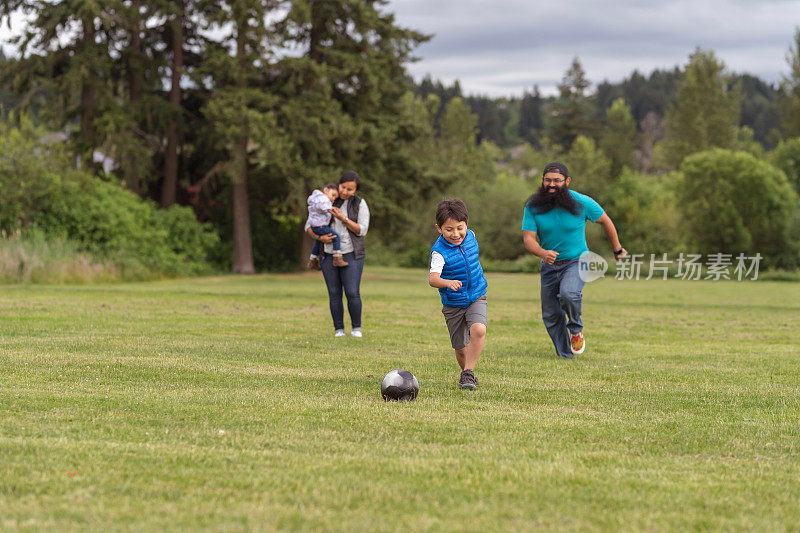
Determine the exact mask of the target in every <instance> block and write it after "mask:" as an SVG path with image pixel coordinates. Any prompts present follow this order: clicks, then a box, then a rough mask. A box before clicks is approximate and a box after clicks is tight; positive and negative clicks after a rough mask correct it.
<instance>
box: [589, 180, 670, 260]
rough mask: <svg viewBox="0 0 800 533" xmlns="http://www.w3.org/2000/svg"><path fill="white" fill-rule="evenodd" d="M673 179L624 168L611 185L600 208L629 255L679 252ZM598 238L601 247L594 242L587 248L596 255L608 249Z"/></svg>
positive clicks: (603, 237)
mask: <svg viewBox="0 0 800 533" xmlns="http://www.w3.org/2000/svg"><path fill="white" fill-rule="evenodd" d="M677 179H678V176H676V175H675V174H667V175H663V176H653V175H647V174H638V173H635V172H632V171H630V170H627V169H626V170H624V171H623V173H622V175H621V176H620V177H619V179H618V180H617V181H616V182H615V183H614V185H612V187H611V189H610V190H609V195H608V200H607V202H606V204H605V205H603V208H604V209H605V210H606V211H607V213H608V216H609V217H611V219H612V220H613V221H614V226H615V227H616V228H617V233H618V234H619V238H620V242H621V243H622V244H623V246H624V247H625V248H626V249H627V250H628V252H629V253H631V254H634V253H637V254H638V253H643V254H660V253H669V254H671V253H674V252H676V251H678V250H679V248H680V241H681V236H680V214H679V212H678V209H677V205H676V199H675V193H674V189H675V185H676V184H675V182H676V180H677ZM595 233H600V234H602V232H595ZM601 238H602V241H603V243H604V244H601V243H600V242H596V243H595V244H594V247H591V249H592V250H594V251H596V252H599V253H602V252H603V250H605V249H606V248H607V247H608V246H609V245H608V241H607V240H606V238H605V236H604V235H603V236H602V237H601ZM592 240H598V239H597V237H595V239H592Z"/></svg>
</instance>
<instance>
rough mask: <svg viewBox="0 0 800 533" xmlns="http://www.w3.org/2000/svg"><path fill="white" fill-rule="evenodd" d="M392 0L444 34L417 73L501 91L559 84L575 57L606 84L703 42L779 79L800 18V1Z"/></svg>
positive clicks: (666, 62) (676, 58)
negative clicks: (550, 0) (606, 81)
mask: <svg viewBox="0 0 800 533" xmlns="http://www.w3.org/2000/svg"><path fill="white" fill-rule="evenodd" d="M387 9H388V10H389V11H391V12H393V13H395V15H396V18H397V21H398V23H399V24H401V25H403V26H407V27H411V28H414V29H417V30H420V31H422V32H425V33H433V34H435V36H434V38H433V40H432V41H430V42H428V43H425V44H423V45H421V46H420V47H419V48H418V49H417V51H416V54H415V55H416V56H417V57H420V58H421V60H420V61H419V62H417V63H414V64H411V65H409V70H410V72H411V73H412V74H413V75H414V77H415V78H418V79H419V78H421V77H423V76H424V75H426V74H431V75H432V76H433V77H434V78H438V79H441V80H443V81H446V82H452V81H454V80H455V79H459V80H460V81H461V85H462V87H463V89H464V90H465V92H468V93H481V94H489V95H492V96H501V95H511V94H521V93H522V91H523V90H524V89H526V88H530V87H532V86H533V85H534V84H537V85H539V86H540V88H541V89H542V90H543V91H546V92H554V91H555V86H556V84H557V83H558V82H559V81H560V79H561V76H562V75H563V73H564V71H565V70H566V69H567V68H568V67H569V64H570V62H571V61H572V58H573V57H575V56H578V57H579V58H580V60H581V63H582V64H583V67H584V69H585V70H586V72H587V75H588V77H589V78H590V79H591V80H592V82H594V83H598V82H600V81H603V80H606V79H607V80H610V81H619V80H621V79H623V78H624V77H626V76H627V75H628V74H630V73H631V72H632V71H633V70H634V69H638V70H639V71H640V72H643V73H649V72H650V71H652V70H653V69H655V68H673V67H675V66H677V65H683V64H685V63H686V61H687V59H688V56H689V54H690V53H692V52H693V51H694V50H695V48H698V47H700V48H703V49H712V50H714V51H715V52H716V54H717V55H718V57H719V58H720V59H722V60H723V61H724V62H725V63H726V65H727V66H728V69H729V70H730V71H732V72H747V73H750V74H754V75H757V76H759V77H761V78H763V79H765V80H766V81H770V82H777V81H779V80H780V78H781V75H782V74H784V73H786V72H787V70H788V66H787V64H786V59H785V56H786V52H787V50H788V49H789V46H790V45H791V43H792V40H793V35H794V31H795V28H796V26H797V25H798V24H800V0H773V1H759V2H749V1H744V0H708V1H700V2H698V1H696V0H661V1H652V2H644V1H639V0H611V1H604V2H598V1H588V0H582V1H578V0H574V1H564V2H544V1H535V2H530V1H517V0H496V1H494V2H485V1H474V0H460V1H454V0H437V1H430V0H428V1H422V0H392V1H391V2H390V3H389V5H388V6H387Z"/></svg>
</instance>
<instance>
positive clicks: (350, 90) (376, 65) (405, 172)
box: [277, 0, 460, 262]
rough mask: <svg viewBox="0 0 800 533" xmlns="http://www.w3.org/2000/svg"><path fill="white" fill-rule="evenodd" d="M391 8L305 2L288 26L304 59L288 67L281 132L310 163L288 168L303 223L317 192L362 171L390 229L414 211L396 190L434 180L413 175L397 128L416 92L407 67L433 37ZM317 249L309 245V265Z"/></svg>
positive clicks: (300, 0) (378, 219) (295, 7)
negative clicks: (401, 21)
mask: <svg viewBox="0 0 800 533" xmlns="http://www.w3.org/2000/svg"><path fill="white" fill-rule="evenodd" d="M383 5H384V2H382V1H378V0H368V1H363V2H353V1H348V0H296V1H294V2H292V4H291V9H290V10H289V12H288V15H287V17H286V19H285V21H283V22H282V23H281V24H280V25H279V29H280V30H281V32H282V39H283V40H284V42H285V43H286V44H287V46H292V47H294V48H295V49H297V50H301V51H302V52H303V54H302V55H301V56H300V57H294V58H289V57H287V58H285V59H283V60H282V61H281V62H280V64H279V65H278V71H279V72H280V76H281V78H280V80H277V85H279V86H280V96H281V99H282V103H281V105H280V109H279V124H280V126H281V128H283V129H285V131H286V132H287V135H288V136H289V138H290V139H291V143H292V145H293V147H294V148H293V152H294V154H293V156H292V160H294V161H298V162H300V161H302V162H303V164H302V167H301V168H297V167H291V168H286V169H283V171H284V172H286V180H287V181H288V182H289V183H290V185H291V186H290V190H289V191H287V194H288V196H289V198H290V200H291V203H292V205H293V206H295V211H294V213H295V214H296V215H299V216H302V217H304V216H305V212H306V207H305V197H306V195H308V194H309V193H310V192H311V189H313V188H314V187H318V186H320V185H321V184H323V183H325V182H326V181H330V180H331V178H335V177H336V176H338V175H339V174H341V172H342V171H343V170H345V169H348V168H353V169H355V170H358V172H359V173H360V174H361V175H362V176H364V177H365V179H364V182H363V184H362V185H363V187H364V190H363V191H362V193H363V194H367V195H368V196H369V199H370V210H371V212H372V213H373V220H374V224H376V225H379V224H382V223H386V225H387V226H388V225H389V224H391V220H392V218H391V217H397V216H401V217H402V216H405V215H404V213H406V211H405V210H404V208H403V206H404V205H405V204H406V203H407V199H406V195H405V194H403V192H402V189H400V188H397V187H396V184H397V183H399V182H406V183H415V182H416V181H417V180H422V179H423V178H424V176H426V174H425V173H424V172H421V171H418V170H414V169H410V168H409V166H410V165H412V164H413V162H412V161H409V159H408V158H407V151H406V150H405V147H406V143H407V142H408V140H407V139H403V138H400V137H399V131H398V130H397V129H396V128H397V124H396V122H397V118H398V116H399V115H400V114H401V113H402V103H403V98H404V95H405V94H406V93H407V92H409V91H411V90H412V86H411V83H410V82H409V81H408V77H407V75H406V72H405V66H404V64H405V63H406V62H407V61H409V60H410V59H411V52H412V50H413V48H414V47H415V46H416V45H417V44H418V43H419V42H422V41H424V40H426V39H427V37H426V36H424V35H422V34H420V33H418V32H415V31H412V30H408V29H405V28H402V27H400V26H398V25H397V24H396V23H395V20H394V16H393V15H391V14H387V13H384V12H383V11H382V10H381V7H382V6H383ZM457 89H458V88H457ZM458 90H460V89H458ZM310 245H311V242H310V239H308V238H304V239H303V241H302V246H301V247H300V261H301V262H303V258H307V252H308V251H309V249H310Z"/></svg>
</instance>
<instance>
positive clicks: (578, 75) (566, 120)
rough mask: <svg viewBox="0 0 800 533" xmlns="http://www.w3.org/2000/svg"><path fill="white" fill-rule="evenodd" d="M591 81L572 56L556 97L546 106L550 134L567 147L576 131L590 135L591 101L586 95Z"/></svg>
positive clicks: (592, 122) (591, 125)
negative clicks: (548, 111) (548, 110)
mask: <svg viewBox="0 0 800 533" xmlns="http://www.w3.org/2000/svg"><path fill="white" fill-rule="evenodd" d="M590 86H591V84H590V83H589V80H588V79H586V72H585V71H584V70H583V66H581V62H580V60H579V59H578V58H577V57H576V58H574V59H573V60H572V64H571V65H570V67H569V69H568V70H567V72H566V73H565V74H564V77H563V78H562V80H561V84H560V85H559V86H558V92H559V97H558V99H557V100H556V101H555V102H554V104H553V105H552V106H551V108H550V117H549V119H550V128H549V129H550V137H551V138H552V140H553V141H555V142H556V143H558V144H560V145H561V146H563V147H564V148H565V149H569V147H570V146H572V142H573V141H574V140H575V138H576V137H577V136H578V135H587V136H592V134H593V131H594V129H595V126H594V121H593V120H592V117H591V115H592V102H591V100H590V97H589V95H588V90H589V87H590Z"/></svg>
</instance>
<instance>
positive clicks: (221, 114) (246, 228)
mask: <svg viewBox="0 0 800 533" xmlns="http://www.w3.org/2000/svg"><path fill="white" fill-rule="evenodd" d="M276 7H277V6H276V3H275V2H274V1H273V0H230V1H227V2H222V3H220V4H219V8H218V10H217V11H216V13H215V17H214V18H215V22H216V23H217V24H219V26H220V27H225V28H230V31H229V33H228V34H227V35H225V36H224V37H223V38H222V40H221V42H219V43H218V46H216V47H215V49H214V50H212V51H210V54H209V59H208V61H207V63H206V65H204V70H205V74H206V75H208V76H211V77H212V78H213V80H214V84H215V86H216V91H215V93H214V96H213V97H212V98H211V99H210V100H209V102H208V103H207V104H206V106H205V107H204V110H203V111H204V114H205V116H206V117H207V119H208V120H209V121H210V122H211V124H212V126H213V128H214V130H215V132H216V133H217V135H218V136H219V138H220V140H221V142H222V143H223V144H224V146H225V148H226V151H227V152H228V154H229V159H228V161H226V162H223V163H221V164H220V165H219V166H218V170H219V172H220V173H224V174H225V175H227V176H228V177H229V178H230V181H231V190H232V206H231V207H232V217H233V263H232V264H233V272H234V273H237V274H252V273H254V272H255V266H254V263H253V247H252V236H251V233H250V201H249V191H248V175H249V172H250V168H251V167H252V165H254V164H256V161H257V160H261V161H269V160H271V159H274V158H275V154H280V153H282V152H285V147H283V146H280V135H278V134H277V132H276V123H275V114H274V110H273V106H274V104H275V99H274V97H273V96H272V95H270V94H269V92H267V91H266V90H265V88H266V83H267V73H266V69H267V67H268V64H269V61H270V58H271V56H272V51H271V49H270V42H269V38H270V36H271V33H270V31H269V29H268V28H267V26H266V22H265V21H266V14H268V13H270V12H271V11H272V10H274V9H275V8H276ZM229 46H230V47H232V48H233V50H234V52H233V54H231V53H229V51H228V50H229Z"/></svg>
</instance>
